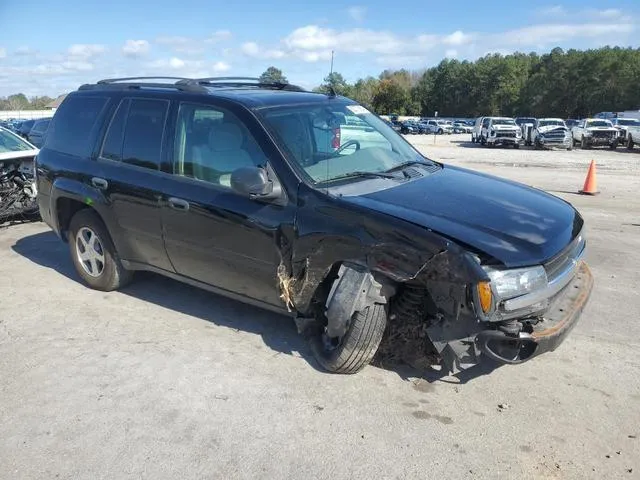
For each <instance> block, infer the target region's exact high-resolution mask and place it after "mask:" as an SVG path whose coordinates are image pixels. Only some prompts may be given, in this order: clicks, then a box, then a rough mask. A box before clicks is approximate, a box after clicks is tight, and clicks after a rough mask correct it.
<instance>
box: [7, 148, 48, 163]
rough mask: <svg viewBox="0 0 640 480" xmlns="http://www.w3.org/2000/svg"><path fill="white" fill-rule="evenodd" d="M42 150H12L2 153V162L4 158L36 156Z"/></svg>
mask: <svg viewBox="0 0 640 480" xmlns="http://www.w3.org/2000/svg"><path fill="white" fill-rule="evenodd" d="M39 151H40V150H39V149H37V148H34V149H33V150H17V151H11V152H2V153H0V162H1V161H3V160H18V159H21V158H27V157H35V156H36V155H37V154H38V152H39Z"/></svg>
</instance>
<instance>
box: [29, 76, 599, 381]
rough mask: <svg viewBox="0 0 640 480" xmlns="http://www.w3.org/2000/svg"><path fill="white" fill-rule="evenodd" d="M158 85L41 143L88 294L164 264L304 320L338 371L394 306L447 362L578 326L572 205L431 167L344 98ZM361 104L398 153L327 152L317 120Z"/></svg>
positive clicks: (131, 88) (73, 96)
mask: <svg viewBox="0 0 640 480" xmlns="http://www.w3.org/2000/svg"><path fill="white" fill-rule="evenodd" d="M147 81H148V80H140V79H136V78H130V79H119V80H108V81H101V82H99V83H97V84H89V85H83V86H81V87H80V88H79V89H78V90H77V91H75V92H72V93H70V94H69V95H68V96H67V97H66V98H65V99H64V101H63V102H62V104H61V105H60V107H59V108H58V109H57V110H56V113H55V115H54V118H53V120H52V122H51V125H50V127H49V133H48V136H47V141H46V143H45V145H44V146H43V148H42V149H41V150H40V153H39V154H38V156H37V161H36V167H37V168H36V172H37V185H38V204H39V208H40V212H41V213H42V217H43V219H44V221H45V222H46V223H47V224H48V225H49V226H50V227H51V228H52V229H53V231H54V232H55V233H56V234H57V235H59V236H60V238H61V239H62V240H63V241H65V242H68V245H69V252H70V256H71V259H72V262H73V264H74V267H75V269H76V271H77V273H78V275H79V277H80V278H81V279H82V281H83V282H84V283H85V284H86V285H88V286H89V287H91V288H94V289H97V290H103V291H109V290H115V289H118V288H120V287H122V286H124V285H125V284H127V283H128V282H130V281H131V280H132V279H133V274H134V271H136V270H149V271H153V272H157V273H160V274H162V275H166V276H168V277H171V278H174V279H177V280H180V281H183V282H186V283H188V284H191V285H194V286H198V287H201V288H205V289H208V290H211V291H214V292H218V293H220V294H223V295H227V296H229V297H231V298H235V299H237V300H240V301H243V302H247V303H251V304H253V305H258V306H261V307H264V308H268V309H271V310H274V311H277V312H280V313H283V314H287V315H291V316H292V317H293V318H294V319H295V321H296V324H297V326H298V328H299V330H300V331H301V333H303V334H304V335H305V336H306V337H307V338H308V339H309V341H310V344H311V350H312V352H313V353H314V355H315V357H316V359H317V361H318V362H319V364H320V365H322V366H323V367H324V368H325V369H327V370H329V371H332V372H339V373H354V372H356V371H358V370H360V369H361V368H363V367H364V366H365V365H366V364H367V363H368V362H369V361H370V360H371V359H372V358H373V356H374V355H375V353H376V350H377V349H378V346H379V344H380V341H381V339H382V336H383V333H384V331H385V328H386V325H387V319H389V318H390V319H393V322H413V324H415V325H424V327H425V330H424V331H425V332H426V335H428V338H426V337H425V339H424V341H425V344H429V345H431V344H432V345H433V346H434V347H435V349H436V351H437V352H438V353H439V354H440V355H441V356H442V359H443V364H444V365H446V366H447V367H449V368H450V369H453V368H455V366H456V365H460V363H465V364H469V363H476V362H479V361H481V359H482V358H483V357H484V358H490V359H492V360H494V361H497V362H501V363H509V364H514V363H522V362H524V361H527V360H529V359H531V358H533V357H535V356H536V355H539V354H541V353H543V352H546V351H550V350H554V349H555V348H556V347H557V346H558V345H559V344H560V343H561V342H562V341H563V339H564V338H565V337H566V336H567V335H568V333H569V332H570V330H571V328H572V327H573V326H574V325H575V323H576V322H577V321H578V318H579V316H580V313H581V311H582V309H583V307H584V305H585V303H586V302H587V299H588V297H589V295H590V293H591V290H592V284H593V279H592V276H591V274H590V272H589V268H588V267H587V265H586V263H584V261H583V255H584V252H585V247H586V241H585V237H584V234H583V230H584V228H583V225H584V221H583V219H582V217H581V216H580V214H579V213H578V212H577V211H576V210H575V209H574V208H573V207H572V206H571V205H570V204H569V203H568V202H565V201H563V200H561V199H559V198H557V197H554V196H552V195H550V194H548V193H545V192H543V191H540V190H536V189H534V188H531V187H529V186H525V185H521V184H518V183H515V182H512V181H509V180H504V179H499V178H496V177H492V176H490V175H486V174H480V173H476V172H474V171H472V170H466V169H463V168H460V167H455V166H452V165H445V164H442V163H439V162H435V161H432V160H430V159H428V158H426V157H424V156H423V155H422V154H420V152H418V151H417V150H416V149H415V148H414V147H412V146H411V145H410V144H409V143H408V142H407V141H406V140H404V139H403V138H402V137H401V136H399V135H398V134H397V133H396V132H394V131H393V130H392V129H391V128H389V126H388V125H387V124H385V123H384V122H383V121H381V120H380V119H379V118H378V117H377V116H376V115H374V114H372V113H371V112H369V111H368V110H367V109H366V108H364V107H362V106H361V105H359V104H357V103H355V102H353V101H352V100H349V99H347V98H343V97H339V96H335V95H331V94H322V93H312V92H307V91H304V90H302V89H300V88H299V87H296V86H294V85H283V84H280V83H277V84H272V85H269V84H265V83H260V81H259V79H255V80H252V81H249V80H247V79H244V78H242V79H229V78H223V79H211V78H208V79H182V80H180V81H178V82H177V83H171V82H167V80H166V79H164V80H162V81H161V82H163V83H160V82H159V83H156V84H154V87H156V88H147V87H148V85H149V84H148V83H145V82H147ZM159 86H161V87H162V88H157V87H159ZM337 113H338V114H339V115H336V114H337ZM350 115H356V116H357V117H359V118H360V119H361V120H362V122H365V123H366V124H368V125H369V126H370V127H371V128H372V129H374V130H375V131H376V132H377V133H378V134H379V135H381V136H383V137H384V138H385V139H386V141H387V142H388V146H387V148H380V147H376V146H364V145H358V143H357V141H354V142H355V146H356V148H355V149H352V150H351V153H349V154H344V155H343V154H342V153H344V152H340V151H335V152H324V151H320V150H318V148H317V144H316V142H315V141H314V136H315V134H314V130H317V129H319V128H327V129H331V128H334V126H335V125H337V124H341V122H343V121H344V117H346V116H350ZM325 126H326V127H325ZM540 219H544V222H541V221H540ZM52 261H53V260H52ZM396 325H397V323H396ZM421 331H422V330H421ZM194 353H195V352H194Z"/></svg>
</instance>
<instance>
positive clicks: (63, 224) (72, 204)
mask: <svg viewBox="0 0 640 480" xmlns="http://www.w3.org/2000/svg"><path fill="white" fill-rule="evenodd" d="M85 208H91V207H89V206H88V205H87V204H85V203H82V202H80V201H78V200H74V199H72V198H59V199H58V200H57V201H56V215H57V216H58V228H59V229H60V235H61V236H62V238H63V239H65V240H67V233H68V231H69V224H70V223H71V219H72V218H73V216H74V215H75V214H76V213H78V212H79V211H80V210H83V209H85Z"/></svg>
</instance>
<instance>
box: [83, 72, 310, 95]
mask: <svg viewBox="0 0 640 480" xmlns="http://www.w3.org/2000/svg"><path fill="white" fill-rule="evenodd" d="M149 80H156V81H154V82H150V81H149ZM163 80H164V81H163ZM96 87H98V88H119V89H124V88H131V89H142V88H174V89H176V90H180V91H185V92H192V93H209V92H210V91H209V90H207V88H206V87H220V88H242V87H256V88H270V89H274V90H287V91H293V92H304V91H305V90H304V89H303V88H302V87H299V86H297V85H292V84H290V83H281V82H262V81H261V80H260V79H259V78H253V77H206V78H185V77H162V76H160V77H123V78H106V79H103V80H99V81H98V82H97V83H95V84H86V85H82V86H81V87H80V88H79V90H91V89H94V88H96Z"/></svg>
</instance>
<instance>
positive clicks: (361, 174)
mask: <svg viewBox="0 0 640 480" xmlns="http://www.w3.org/2000/svg"><path fill="white" fill-rule="evenodd" d="M352 177H362V178H366V177H369V178H390V179H392V180H401V179H400V178H398V177H396V176H395V175H392V174H390V173H388V172H365V171H362V172H361V171H355V172H349V173H345V174H344V175H339V176H337V177H333V178H330V179H328V180H326V182H333V181H334V180H342V179H343V178H352Z"/></svg>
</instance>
